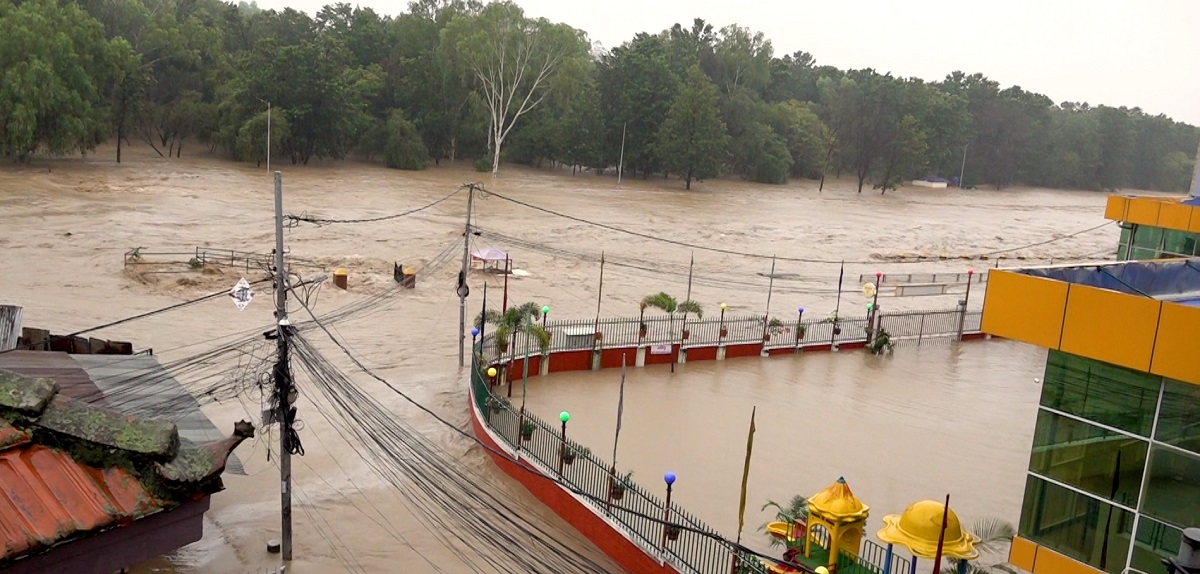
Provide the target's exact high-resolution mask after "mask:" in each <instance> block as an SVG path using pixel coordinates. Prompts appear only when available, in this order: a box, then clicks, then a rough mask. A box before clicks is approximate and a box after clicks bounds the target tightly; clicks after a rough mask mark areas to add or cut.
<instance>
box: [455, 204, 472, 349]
mask: <svg viewBox="0 0 1200 574" xmlns="http://www.w3.org/2000/svg"><path fill="white" fill-rule="evenodd" d="M474 202H475V184H473V183H471V184H468V185H467V224H466V226H465V227H464V228H463V258H462V270H461V271H459V272H458V366H459V367H462V366H464V365H466V362H465V361H466V360H465V358H464V349H465V345H466V344H467V295H469V294H470V293H471V288H470V287H467V265H469V264H470V261H471V259H470V257H471V206H472V205H473V204H474Z"/></svg>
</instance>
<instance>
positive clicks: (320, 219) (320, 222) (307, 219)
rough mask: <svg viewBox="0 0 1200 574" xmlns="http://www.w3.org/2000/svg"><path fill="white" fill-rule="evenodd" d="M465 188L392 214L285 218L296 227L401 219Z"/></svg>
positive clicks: (289, 216)
mask: <svg viewBox="0 0 1200 574" xmlns="http://www.w3.org/2000/svg"><path fill="white" fill-rule="evenodd" d="M464 189H466V186H461V187H459V188H458V189H456V190H454V191H453V192H452V193H451V194H450V195H447V196H445V197H443V198H441V199H438V200H435V201H433V202H430V203H427V204H425V205H422V206H421V207H418V208H416V209H410V210H408V211H404V212H401V213H394V214H392V215H383V216H380V217H368V218H365V219H326V218H323V217H313V216H311V215H308V213H307V212H304V213H301V214H300V215H285V216H284V218H285V219H287V220H288V227H295V226H296V225H298V224H300V223H301V222H305V223H312V224H314V225H318V226H319V225H330V224H334V223H374V222H377V221H387V220H390V219H399V218H401V217H404V216H407V215H412V214H414V213H418V212H421V211H425V210H426V209H429V208H431V207H433V206H435V205H437V204H439V203H442V202H443V201H446V200H447V199H450V198H451V197H454V196H456V195H458V193H459V192H461V191H462V190H464Z"/></svg>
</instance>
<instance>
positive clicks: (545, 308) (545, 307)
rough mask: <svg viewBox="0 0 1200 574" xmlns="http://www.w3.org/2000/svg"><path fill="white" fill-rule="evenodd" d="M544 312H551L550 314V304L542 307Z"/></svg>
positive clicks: (546, 313)
mask: <svg viewBox="0 0 1200 574" xmlns="http://www.w3.org/2000/svg"><path fill="white" fill-rule="evenodd" d="M542 314H543V315H549V314H550V306H549V305H546V306H544V307H542Z"/></svg>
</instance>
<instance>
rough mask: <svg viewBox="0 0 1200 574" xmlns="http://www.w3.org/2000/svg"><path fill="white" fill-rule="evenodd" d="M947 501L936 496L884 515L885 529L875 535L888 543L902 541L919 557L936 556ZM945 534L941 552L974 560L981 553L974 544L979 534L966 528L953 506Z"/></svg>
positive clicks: (947, 518) (948, 516) (953, 556)
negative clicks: (934, 499) (938, 500)
mask: <svg viewBox="0 0 1200 574" xmlns="http://www.w3.org/2000/svg"><path fill="white" fill-rule="evenodd" d="M943 512H946V505H944V504H942V503H940V502H935V501H933V500H922V501H920V502H917V503H914V504H912V505H911V506H909V507H908V508H905V509H904V513H903V514H899V515H897V514H889V515H887V516H884V517H883V524H884V527H883V530H880V531H879V533H878V534H877V535H876V536H878V537H879V539H880V540H882V541H884V542H887V543H889V544H899V545H900V546H904V547H905V548H908V551H909V552H912V553H913V555H914V556H917V557H919V558H934V557H936V556H937V545H938V534H939V533H940V532H941V530H942V513H943ZM946 514H947V516H946V537H945V541H944V542H943V544H942V555H943V556H947V557H950V558H959V559H962V560H974V559H976V558H978V557H979V551H978V550H976V549H975V545H976V544H978V543H979V537H978V536H975V535H974V534H972V533H970V532H963V529H962V524H961V523H959V521H958V515H957V514H954V510H949V511H948V512H946Z"/></svg>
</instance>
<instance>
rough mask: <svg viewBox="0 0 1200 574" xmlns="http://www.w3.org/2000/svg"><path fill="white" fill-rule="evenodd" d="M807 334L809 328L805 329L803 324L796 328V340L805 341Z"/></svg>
mask: <svg viewBox="0 0 1200 574" xmlns="http://www.w3.org/2000/svg"><path fill="white" fill-rule="evenodd" d="M805 333H808V327H805V326H804V325H803V324H800V325H797V326H796V339H797V340H799V339H803V338H804V334H805Z"/></svg>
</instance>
